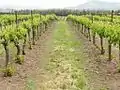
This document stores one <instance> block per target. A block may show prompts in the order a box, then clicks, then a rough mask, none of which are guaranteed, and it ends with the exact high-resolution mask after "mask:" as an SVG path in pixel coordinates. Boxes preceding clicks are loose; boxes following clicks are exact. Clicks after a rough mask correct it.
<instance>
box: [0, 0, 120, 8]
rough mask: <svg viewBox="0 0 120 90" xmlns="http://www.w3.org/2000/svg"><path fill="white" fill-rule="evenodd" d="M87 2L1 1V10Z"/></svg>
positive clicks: (47, 0)
mask: <svg viewBox="0 0 120 90" xmlns="http://www.w3.org/2000/svg"><path fill="white" fill-rule="evenodd" d="M87 1H90V0H0V8H1V7H2V8H10V7H11V8H15V7H16V8H45V9H47V8H64V7H71V6H77V5H79V4H83V3H85V2H87ZM96 1H97V0H96ZM102 1H108V2H120V0H102Z"/></svg>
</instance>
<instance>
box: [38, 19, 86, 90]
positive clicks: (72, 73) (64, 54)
mask: <svg viewBox="0 0 120 90" xmlns="http://www.w3.org/2000/svg"><path fill="white" fill-rule="evenodd" d="M53 35H54V36H53V46H52V47H53V49H52V51H51V52H50V56H49V64H48V66H47V67H46V69H47V72H46V74H44V77H46V80H44V81H43V82H42V83H41V84H40V85H38V86H39V87H38V90H87V86H86V84H87V80H86V78H85V74H84V71H83V68H84V59H83V57H82V53H81V52H80V50H81V49H80V48H81V43H80V41H79V40H78V39H76V37H75V36H74V34H73V32H71V31H70V29H69V26H68V24H67V23H66V22H65V21H60V22H58V24H57V26H56V29H55V30H54V34H53Z"/></svg>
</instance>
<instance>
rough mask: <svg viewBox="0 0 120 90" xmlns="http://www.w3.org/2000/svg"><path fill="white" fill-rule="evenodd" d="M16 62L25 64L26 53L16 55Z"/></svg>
mask: <svg viewBox="0 0 120 90" xmlns="http://www.w3.org/2000/svg"><path fill="white" fill-rule="evenodd" d="M15 62H16V63H18V64H23V62H24V55H17V56H16V57H15Z"/></svg>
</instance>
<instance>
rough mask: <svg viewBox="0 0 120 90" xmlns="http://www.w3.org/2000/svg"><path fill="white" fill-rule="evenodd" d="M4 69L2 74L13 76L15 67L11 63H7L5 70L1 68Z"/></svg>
mask: <svg viewBox="0 0 120 90" xmlns="http://www.w3.org/2000/svg"><path fill="white" fill-rule="evenodd" d="M3 71H4V73H5V74H4V75H5V76H6V77H7V76H10V77H11V76H13V75H14V74H15V72H16V68H15V66H13V65H12V64H9V65H8V66H7V68H6V69H5V70H3Z"/></svg>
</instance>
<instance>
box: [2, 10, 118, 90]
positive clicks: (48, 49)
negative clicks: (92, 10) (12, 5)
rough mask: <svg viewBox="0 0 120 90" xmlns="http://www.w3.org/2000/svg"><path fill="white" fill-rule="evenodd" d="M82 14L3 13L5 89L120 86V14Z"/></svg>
mask: <svg viewBox="0 0 120 90" xmlns="http://www.w3.org/2000/svg"><path fill="white" fill-rule="evenodd" d="M75 14H76V15H75ZM78 14H79V12H78V11H76V13H75V12H73V14H70V13H69V14H68V15H66V16H63V14H62V15H61V16H58V15H56V14H51V13H50V14H45V13H37V12H34V11H30V13H27V14H26V13H20V12H17V11H15V13H9V14H1V15H0V90H120V85H119V83H120V16H119V15H114V11H112V12H111V13H110V14H108V15H97V14H84V15H78Z"/></svg>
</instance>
